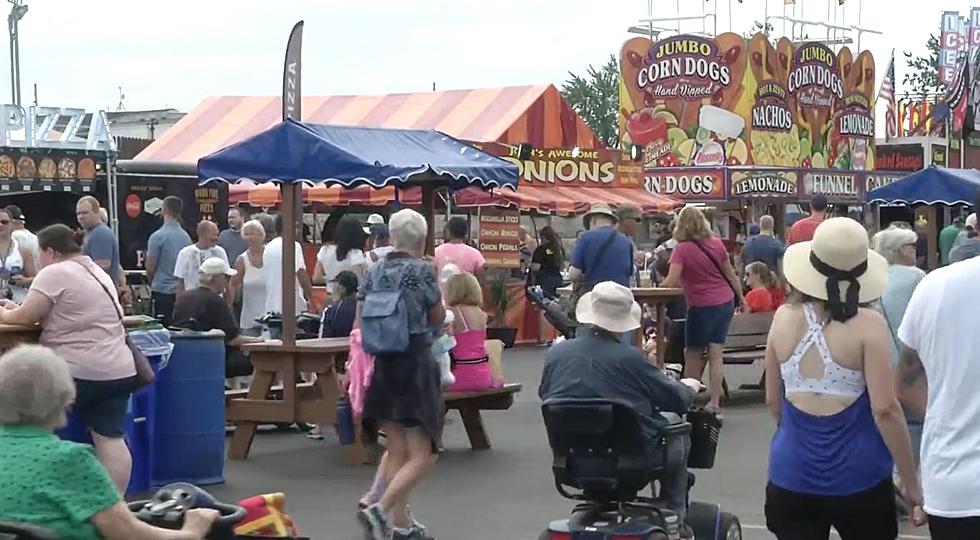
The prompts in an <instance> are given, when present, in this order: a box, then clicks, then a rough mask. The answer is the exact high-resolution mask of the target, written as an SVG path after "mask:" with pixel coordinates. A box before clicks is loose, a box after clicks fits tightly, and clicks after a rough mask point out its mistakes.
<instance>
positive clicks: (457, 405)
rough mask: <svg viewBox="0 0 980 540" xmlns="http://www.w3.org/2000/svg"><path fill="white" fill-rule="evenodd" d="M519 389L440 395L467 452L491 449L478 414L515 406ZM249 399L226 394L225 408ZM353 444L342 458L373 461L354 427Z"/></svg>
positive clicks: (277, 393)
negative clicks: (459, 425)
mask: <svg viewBox="0 0 980 540" xmlns="http://www.w3.org/2000/svg"><path fill="white" fill-rule="evenodd" d="M314 384H315V383H298V384H297V385H296V392H297V395H298V396H302V395H304V394H307V393H310V392H314V391H315V390H314ZM522 388H523V387H522V385H521V384H518V383H508V384H505V385H504V386H503V387H502V388H493V389H490V390H483V391H480V392H446V393H444V394H443V395H442V400H443V403H444V404H445V409H446V411H447V412H448V411H450V410H456V411H459V415H460V417H461V418H462V419H463V427H464V428H466V436H467V437H468V438H469V441H470V448H472V449H473V450H487V449H489V448H490V437H489V436H488V435H487V430H486V426H484V424H483V415H482V413H481V411H505V410H507V409H509V408H510V407H511V406H512V405H513V404H514V394H516V393H517V392H520V391H521V389H522ZM247 396H248V390H247V389H243V390H226V391H225V407H228V406H229V405H230V404H231V403H232V400H234V399H242V398H245V397H247ZM266 399H275V400H281V399H283V387H282V385H276V386H273V387H272V388H270V389H269V391H268V392H267V393H266ZM355 433H356V436H355V442H354V443H353V444H350V445H346V446H345V448H344V455H345V456H347V458H348V460H349V461H351V462H354V463H364V464H372V463H374V462H375V459H374V458H373V457H372V456H371V455H370V454H369V453H368V452H367V449H366V448H365V445H364V440H363V439H364V435H363V433H362V432H361V428H360V426H355Z"/></svg>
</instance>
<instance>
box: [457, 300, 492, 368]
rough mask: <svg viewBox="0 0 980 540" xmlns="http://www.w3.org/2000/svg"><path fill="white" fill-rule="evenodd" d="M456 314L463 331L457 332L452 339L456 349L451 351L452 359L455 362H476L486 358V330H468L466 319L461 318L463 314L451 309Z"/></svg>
mask: <svg viewBox="0 0 980 540" xmlns="http://www.w3.org/2000/svg"><path fill="white" fill-rule="evenodd" d="M453 311H454V312H455V313H456V317H457V318H459V320H460V322H461V323H463V328H464V330H463V331H462V332H457V333H456V334H455V335H454V336H453V337H455V338H456V348H454V349H453V357H455V358H456V360H463V361H466V360H478V359H481V358H486V357H487V348H486V341H487V329H486V328H484V329H483V330H470V326H469V325H468V324H467V323H466V317H464V316H463V312H462V311H461V310H458V309H453Z"/></svg>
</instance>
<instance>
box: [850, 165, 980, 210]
mask: <svg viewBox="0 0 980 540" xmlns="http://www.w3.org/2000/svg"><path fill="white" fill-rule="evenodd" d="M978 192H980V171H977V170H976V169H947V168H945V167H936V166H931V165H930V166H929V167H927V168H925V169H922V170H921V171H919V172H915V173H912V174H910V175H908V176H906V177H905V178H902V179H900V180H896V181H894V182H892V183H891V184H888V185H886V186H882V187H880V188H876V189H873V190H871V191H869V192H868V202H876V203H904V204H948V205H956V204H973V201H974V200H975V199H976V197H977V194H978Z"/></svg>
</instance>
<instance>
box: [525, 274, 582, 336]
mask: <svg viewBox="0 0 980 540" xmlns="http://www.w3.org/2000/svg"><path fill="white" fill-rule="evenodd" d="M527 298H528V299H529V300H530V301H531V303H532V304H534V306H535V307H536V308H538V309H540V310H541V312H542V313H544V318H545V319H546V320H547V321H548V323H549V324H551V326H554V327H555V330H557V331H558V333H559V334H561V336H562V337H564V338H565V339H572V338H574V337H575V329H576V328H577V327H578V323H577V322H575V321H574V320H573V319H572V318H571V317H569V316H568V311H567V309H566V308H565V306H563V305H562V304H561V302H559V301H558V300H556V299H554V298H550V297H548V296H546V295H545V294H544V291H543V290H542V289H541V287H539V286H537V285H532V286H530V287H528V288H527Z"/></svg>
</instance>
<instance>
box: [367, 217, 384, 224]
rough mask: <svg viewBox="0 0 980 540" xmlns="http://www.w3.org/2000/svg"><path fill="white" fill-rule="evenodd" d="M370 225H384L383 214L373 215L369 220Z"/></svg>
mask: <svg viewBox="0 0 980 540" xmlns="http://www.w3.org/2000/svg"><path fill="white" fill-rule="evenodd" d="M367 223H368V225H384V223H385V218H384V216H382V215H381V214H371V215H370V216H368V218H367Z"/></svg>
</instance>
